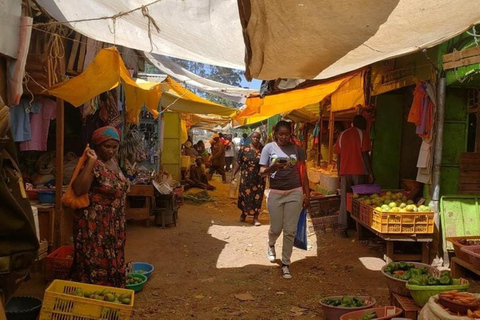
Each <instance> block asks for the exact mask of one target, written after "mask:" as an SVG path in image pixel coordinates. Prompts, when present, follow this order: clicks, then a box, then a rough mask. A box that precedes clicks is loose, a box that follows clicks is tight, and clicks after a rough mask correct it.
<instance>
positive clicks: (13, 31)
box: [0, 0, 22, 59]
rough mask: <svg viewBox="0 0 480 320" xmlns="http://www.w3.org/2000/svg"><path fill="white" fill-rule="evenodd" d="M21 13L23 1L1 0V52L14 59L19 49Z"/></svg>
mask: <svg viewBox="0 0 480 320" xmlns="http://www.w3.org/2000/svg"><path fill="white" fill-rule="evenodd" d="M21 14H22V2H21V1H18V0H0V30H2V34H1V35H0V53H1V54H4V55H6V56H9V57H11V58H14V59H16V58H17V55H18V50H19V49H18V44H19V42H20V16H21Z"/></svg>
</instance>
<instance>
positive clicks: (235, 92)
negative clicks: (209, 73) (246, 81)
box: [145, 53, 257, 104]
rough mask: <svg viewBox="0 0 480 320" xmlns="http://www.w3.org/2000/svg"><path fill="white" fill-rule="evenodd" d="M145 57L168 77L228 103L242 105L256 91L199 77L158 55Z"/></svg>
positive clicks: (146, 54) (147, 54) (148, 54)
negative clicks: (228, 101)
mask: <svg viewBox="0 0 480 320" xmlns="http://www.w3.org/2000/svg"><path fill="white" fill-rule="evenodd" d="M145 57H146V58H147V59H148V61H150V63H151V64H153V65H154V66H156V67H157V68H158V69H160V70H161V71H163V72H165V73H166V74H168V75H169V76H171V77H173V78H175V79H177V80H179V81H181V82H184V83H185V84H188V85H191V86H193V87H195V88H197V89H199V90H202V91H205V92H208V93H211V94H213V95H216V96H219V97H222V98H224V99H227V100H230V101H234V102H237V103H242V104H243V103H244V102H245V99H246V97H247V96H248V95H250V94H251V93H253V92H256V91H257V90H255V89H245V88H240V87H236V86H232V85H228V84H225V83H221V82H217V81H213V80H209V79H206V78H203V77H200V76H198V75H196V74H194V73H193V72H190V71H188V70H187V69H185V68H183V67H182V66H180V65H179V64H177V63H175V62H174V61H172V60H171V59H169V58H168V57H165V56H162V55H159V54H150V53H145Z"/></svg>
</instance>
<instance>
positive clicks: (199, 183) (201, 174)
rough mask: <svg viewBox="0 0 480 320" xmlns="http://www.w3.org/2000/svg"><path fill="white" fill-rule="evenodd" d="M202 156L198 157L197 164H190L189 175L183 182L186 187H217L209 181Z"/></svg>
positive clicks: (213, 188)
mask: <svg viewBox="0 0 480 320" xmlns="http://www.w3.org/2000/svg"><path fill="white" fill-rule="evenodd" d="M202 164H203V159H202V157H197V159H196V160H195V164H194V165H192V166H190V170H189V175H190V176H189V177H188V178H187V179H185V180H184V181H182V182H183V184H184V185H185V189H186V190H188V189H191V188H200V189H205V190H215V187H214V186H212V185H211V184H209V183H208V177H207V174H206V173H205V170H204V169H203V167H202Z"/></svg>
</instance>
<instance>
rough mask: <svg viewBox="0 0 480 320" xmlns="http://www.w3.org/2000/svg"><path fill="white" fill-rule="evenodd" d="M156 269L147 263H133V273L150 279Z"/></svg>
mask: <svg viewBox="0 0 480 320" xmlns="http://www.w3.org/2000/svg"><path fill="white" fill-rule="evenodd" d="M153 270H155V267H154V266H153V264H150V263H147V262H134V263H133V272H135V273H140V274H143V275H144V276H145V277H147V278H150V275H151V274H152V272H153Z"/></svg>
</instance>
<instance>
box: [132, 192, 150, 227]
mask: <svg viewBox="0 0 480 320" xmlns="http://www.w3.org/2000/svg"><path fill="white" fill-rule="evenodd" d="M154 207H155V206H154V191H153V185H132V186H130V191H129V192H128V193H127V199H126V204H125V215H126V218H127V220H144V221H145V225H146V226H147V227H148V226H149V225H150V215H152V214H153V208H154Z"/></svg>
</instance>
